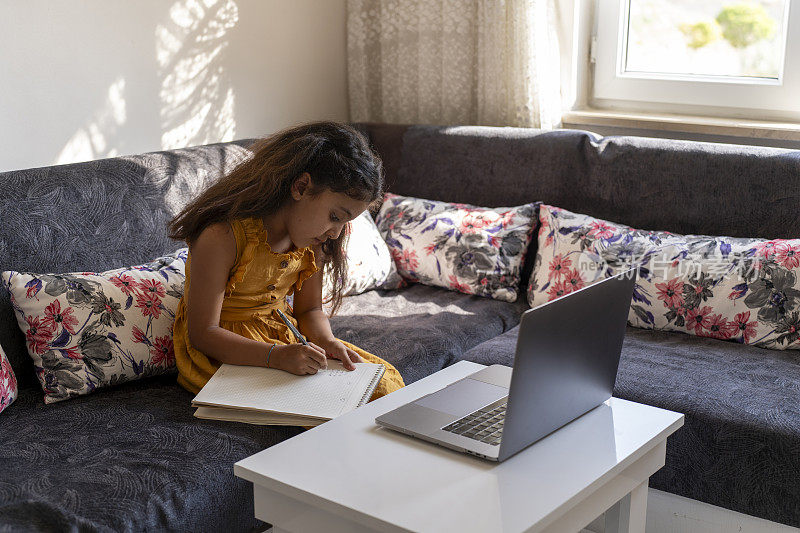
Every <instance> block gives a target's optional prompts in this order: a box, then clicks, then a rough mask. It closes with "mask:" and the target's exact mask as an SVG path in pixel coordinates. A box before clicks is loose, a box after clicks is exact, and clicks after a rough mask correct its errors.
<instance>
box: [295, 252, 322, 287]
mask: <svg viewBox="0 0 800 533" xmlns="http://www.w3.org/2000/svg"><path fill="white" fill-rule="evenodd" d="M301 261H302V262H303V268H302V270H300V271H299V272H298V273H297V281H296V282H295V284H294V289H295V291H299V290H300V289H301V288H302V287H303V282H304V281H305V280H307V279H308V278H310V277H311V276H313V275H314V274H315V273H316V272H317V271H318V270H319V268H318V267H317V261H316V258H315V256H314V250H312V249H311V248H306V253H305V254H304V255H303V258H302V259H301Z"/></svg>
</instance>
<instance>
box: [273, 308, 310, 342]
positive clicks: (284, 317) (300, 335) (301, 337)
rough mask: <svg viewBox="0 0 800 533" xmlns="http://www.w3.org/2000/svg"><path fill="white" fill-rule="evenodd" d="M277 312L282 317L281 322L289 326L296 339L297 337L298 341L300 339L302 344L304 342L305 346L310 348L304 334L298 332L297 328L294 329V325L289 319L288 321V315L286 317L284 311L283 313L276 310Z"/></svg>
mask: <svg viewBox="0 0 800 533" xmlns="http://www.w3.org/2000/svg"><path fill="white" fill-rule="evenodd" d="M276 311H277V312H278V316H280V317H281V320H283V322H284V323H285V324H286V325H287V326H289V329H290V330H292V333H294V336H295V337H297V339H298V340H299V341H300V342H302V343H303V344H305V345H306V346H308V341H307V340H306V338H305V337H303V335H302V334H301V333H300V332H299V331H297V328H296V327H294V325H293V324H292V323H291V322H289V319H288V318H286V315H284V314H283V311H281V310H280V309H276Z"/></svg>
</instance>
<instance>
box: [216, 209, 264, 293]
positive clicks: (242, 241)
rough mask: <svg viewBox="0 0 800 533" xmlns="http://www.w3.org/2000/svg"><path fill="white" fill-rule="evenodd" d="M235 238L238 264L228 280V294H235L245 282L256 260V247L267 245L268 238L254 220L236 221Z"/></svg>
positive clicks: (232, 226)
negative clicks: (238, 284)
mask: <svg viewBox="0 0 800 533" xmlns="http://www.w3.org/2000/svg"><path fill="white" fill-rule="evenodd" d="M231 228H233V236H234V238H235V239H236V264H234V265H233V270H232V272H231V275H230V277H229V278H228V284H227V286H226V288H225V292H226V293H227V294H229V295H230V294H233V291H234V289H235V288H236V284H237V283H239V282H241V281H242V280H244V277H245V275H246V274H247V269H248V268H249V267H250V264H251V263H252V262H253V258H255V254H256V247H257V246H258V245H259V244H260V243H266V242H267V238H266V235H265V234H264V232H263V231H261V228H258V227H256V225H255V224H253V222H252V220H250V219H245V220H234V221H233V222H231Z"/></svg>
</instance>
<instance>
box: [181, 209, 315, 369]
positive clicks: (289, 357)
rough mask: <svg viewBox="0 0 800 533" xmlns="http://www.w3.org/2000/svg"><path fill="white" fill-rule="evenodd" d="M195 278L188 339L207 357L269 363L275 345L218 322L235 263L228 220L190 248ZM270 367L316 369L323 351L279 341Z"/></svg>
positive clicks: (188, 298)
mask: <svg viewBox="0 0 800 533" xmlns="http://www.w3.org/2000/svg"><path fill="white" fill-rule="evenodd" d="M190 251H191V264H190V268H191V282H190V283H189V289H188V291H187V293H186V320H187V328H188V332H189V342H190V343H191V344H192V346H193V347H195V348H196V349H198V350H200V351H201V352H203V353H204V354H206V355H207V356H208V357H213V358H214V359H216V360H217V361H220V362H221V363H229V364H233V365H249V366H266V362H267V354H268V352H269V349H270V347H271V346H272V345H271V344H267V343H264V342H261V341H257V340H254V339H248V338H247V337H243V336H241V335H238V334H236V333H234V332H232V331H228V330H226V329H224V328H222V327H220V325H219V317H220V313H221V312H222V301H223V299H224V298H225V287H226V286H227V283H228V277H229V275H230V272H231V269H232V268H233V265H234V263H235V262H236V239H235V238H234V236H233V230H232V229H231V226H230V224H228V223H224V222H223V223H217V224H212V225H211V226H209V227H207V228H206V229H204V230H203V231H202V232H201V233H200V235H199V236H198V237H197V239H196V240H195V242H194V243H193V244H192V245H191V247H190ZM269 366H270V367H271V368H281V369H283V370H286V371H288V372H292V373H293V374H314V373H316V371H317V370H318V369H320V368H324V367H325V366H327V364H326V362H325V356H324V350H317V349H315V347H306V346H303V345H299V344H289V345H277V346H275V348H274V349H273V350H272V354H271V355H270V361H269Z"/></svg>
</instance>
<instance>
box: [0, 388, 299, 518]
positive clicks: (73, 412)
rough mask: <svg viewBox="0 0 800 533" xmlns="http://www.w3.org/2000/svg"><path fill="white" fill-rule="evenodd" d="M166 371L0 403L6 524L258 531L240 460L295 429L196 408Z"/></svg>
mask: <svg viewBox="0 0 800 533" xmlns="http://www.w3.org/2000/svg"><path fill="white" fill-rule="evenodd" d="M192 397H193V395H192V394H190V393H188V392H186V391H185V390H184V389H182V388H181V387H179V386H178V385H177V384H176V383H175V376H159V377H154V378H151V379H147V380H141V381H135V382H131V383H126V384H125V385H121V386H119V387H113V388H108V389H102V390H99V391H97V392H96V393H94V394H91V395H88V396H79V397H77V398H73V399H71V400H70V401H68V402H59V403H55V404H50V405H45V404H44V403H43V402H42V396H41V391H37V390H36V389H33V388H29V389H25V390H21V391H20V395H19V397H18V398H17V401H16V402H14V403H13V404H12V405H11V406H10V407H9V408H8V409H7V410H6V411H5V412H3V413H2V415H0V464H1V465H3V466H2V474H1V475H0V531H14V532H17V531H81V532H84V531H86V532H89V531H99V532H116V531H250V530H251V529H252V528H253V527H255V526H257V525H258V524H259V523H260V522H259V521H258V520H255V518H254V515H253V487H252V484H251V483H249V482H247V481H245V480H243V479H239V478H237V477H235V476H234V475H233V464H234V463H235V462H236V461H239V460H241V459H244V458H245V457H248V456H250V455H252V454H254V453H256V452H259V451H261V450H263V449H264V448H267V447H269V446H271V445H273V444H276V443H278V442H280V441H282V440H285V439H287V438H289V437H291V436H293V435H296V434H298V433H299V432H300V431H302V429H300V428H295V427H288V426H285V427H263V426H253V425H249V424H235V423H229V422H214V421H208V420H202V421H201V420H198V419H196V418H194V416H193V415H192V413H193V412H194V409H192V408H191V405H190V404H191V399H192Z"/></svg>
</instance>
